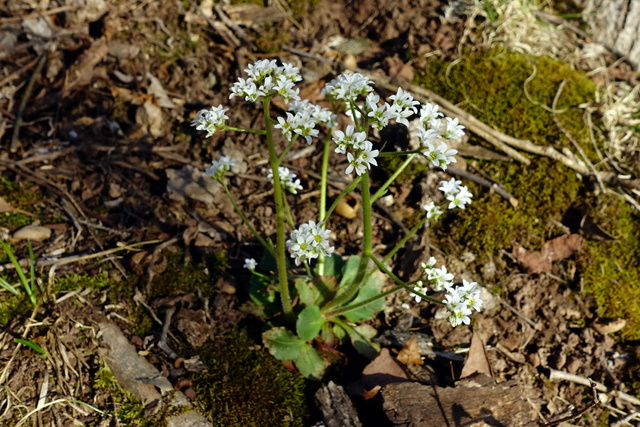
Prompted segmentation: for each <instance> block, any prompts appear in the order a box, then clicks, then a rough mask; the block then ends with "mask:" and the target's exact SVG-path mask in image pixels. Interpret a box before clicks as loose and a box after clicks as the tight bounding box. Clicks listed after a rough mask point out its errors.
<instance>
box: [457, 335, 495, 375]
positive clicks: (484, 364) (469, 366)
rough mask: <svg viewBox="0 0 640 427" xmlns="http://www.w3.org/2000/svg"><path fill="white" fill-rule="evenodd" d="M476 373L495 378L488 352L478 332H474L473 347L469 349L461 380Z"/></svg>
mask: <svg viewBox="0 0 640 427" xmlns="http://www.w3.org/2000/svg"><path fill="white" fill-rule="evenodd" d="M476 372H477V373H480V374H485V375H488V376H490V377H493V372H492V371H491V365H490V364H489V359H488V358H487V352H486V350H485V348H484V343H483V342H482V338H481V337H480V334H479V333H478V332H476V331H473V336H472V337H471V347H469V354H468V355H467V360H466V362H464V366H463V367H462V372H461V373H460V379H462V378H467V377H469V376H471V375H473V374H475V373H476Z"/></svg>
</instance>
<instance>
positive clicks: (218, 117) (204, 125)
mask: <svg viewBox="0 0 640 427" xmlns="http://www.w3.org/2000/svg"><path fill="white" fill-rule="evenodd" d="M228 110H229V109H228V108H223V107H222V105H219V106H217V107H211V109H210V110H200V111H198V114H197V116H196V119H195V120H193V121H192V122H191V126H195V127H196V130H206V131H207V138H209V137H210V136H211V135H213V134H214V133H215V132H216V130H218V129H220V128H221V127H224V123H225V121H226V120H228V119H229V117H227V115H226V114H225V113H226V112H227V111H228Z"/></svg>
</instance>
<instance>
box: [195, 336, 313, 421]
mask: <svg viewBox="0 0 640 427" xmlns="http://www.w3.org/2000/svg"><path fill="white" fill-rule="evenodd" d="M201 357H202V360H203V361H204V363H205V364H206V365H207V367H208V372H204V373H200V374H198V375H196V377H195V378H194V379H193V388H194V390H195V391H196V395H197V405H198V406H199V407H200V409H201V410H202V413H203V414H205V416H206V417H208V418H209V420H211V422H213V424H214V425H216V426H227V427H240V426H261V427H269V426H274V427H275V426H283V427H284V426H302V425H303V421H304V418H305V416H306V402H305V392H304V389H305V380H304V378H302V377H300V376H296V375H294V374H293V373H292V372H290V371H289V370H287V369H286V368H285V367H284V366H283V365H282V362H279V361H278V360H276V359H275V358H273V357H272V356H270V355H269V354H267V353H265V352H264V351H262V350H261V348H260V346H257V345H256V344H255V342H253V341H252V340H251V339H250V338H249V337H248V336H247V334H246V333H245V332H244V331H232V332H230V333H228V334H227V335H226V336H225V337H224V339H223V340H222V342H219V343H218V344H217V345H214V346H212V347H211V348H209V349H206V350H205V351H203V352H202V354H201Z"/></svg>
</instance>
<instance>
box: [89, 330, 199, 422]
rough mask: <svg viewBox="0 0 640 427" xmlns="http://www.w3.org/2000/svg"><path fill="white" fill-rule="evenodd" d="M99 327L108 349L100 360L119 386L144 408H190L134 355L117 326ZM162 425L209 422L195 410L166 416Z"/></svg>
mask: <svg viewBox="0 0 640 427" xmlns="http://www.w3.org/2000/svg"><path fill="white" fill-rule="evenodd" d="M99 325H100V334H101V339H102V341H103V343H105V344H106V345H107V347H108V349H104V351H102V352H101V353H102V354H101V355H102V358H103V359H104V362H105V363H106V364H107V366H108V367H109V369H110V370H111V372H112V373H113V376H114V377H115V378H116V380H117V381H118V384H119V385H120V387H122V388H124V389H126V390H128V391H129V392H130V393H132V394H133V395H134V396H135V397H136V398H137V399H138V400H140V401H141V402H142V403H143V404H144V405H145V407H147V408H150V407H157V406H158V405H164V404H167V403H168V404H169V405H171V406H174V407H191V403H190V402H189V399H187V397H186V396H185V395H184V394H183V393H182V392H180V391H176V390H174V388H173V386H172V385H171V383H170V382H169V380H167V379H166V378H165V377H163V376H162V375H161V374H160V372H159V371H158V370H157V369H156V368H155V366H153V365H152V364H151V363H149V362H148V361H147V360H146V359H144V358H142V357H140V356H139V355H138V353H137V352H136V349H135V347H133V345H131V344H130V343H129V341H128V340H127V338H126V337H125V336H124V334H123V333H122V331H121V330H120V328H118V326H116V325H115V324H114V323H111V322H106V321H103V322H100V323H99ZM165 422H166V424H167V425H168V426H170V427H180V426H192V427H211V423H210V422H209V421H207V420H206V419H205V418H204V417H203V416H202V415H201V414H200V413H198V412H196V411H195V410H190V411H187V412H185V413H183V414H180V415H175V416H171V417H167V419H166V420H165Z"/></svg>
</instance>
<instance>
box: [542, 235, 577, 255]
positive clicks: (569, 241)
mask: <svg viewBox="0 0 640 427" xmlns="http://www.w3.org/2000/svg"><path fill="white" fill-rule="evenodd" d="M583 242H584V239H583V238H582V236H580V235H579V234H566V235H564V236H560V237H556V238H555V239H551V240H549V241H548V242H546V243H545V244H544V246H543V247H542V253H543V254H546V255H547V256H548V257H549V259H551V261H557V260H563V259H567V258H569V257H570V256H571V255H573V254H574V253H576V252H578V251H579V250H580V249H582V244H583Z"/></svg>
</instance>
